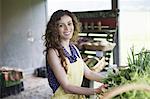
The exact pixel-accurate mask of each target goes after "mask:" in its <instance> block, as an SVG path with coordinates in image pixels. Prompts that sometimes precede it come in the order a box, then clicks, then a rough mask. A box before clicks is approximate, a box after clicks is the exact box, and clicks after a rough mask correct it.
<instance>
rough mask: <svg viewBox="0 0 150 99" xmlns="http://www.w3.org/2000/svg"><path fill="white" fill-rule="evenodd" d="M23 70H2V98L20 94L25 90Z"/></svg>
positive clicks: (0, 83) (0, 73)
mask: <svg viewBox="0 0 150 99" xmlns="http://www.w3.org/2000/svg"><path fill="white" fill-rule="evenodd" d="M22 79H23V73H22V71H21V70H18V69H12V68H6V67H2V68H0V98H3V97H7V96H10V95H14V94H18V93H20V92H21V91H23V90H24V86H23V81H22Z"/></svg>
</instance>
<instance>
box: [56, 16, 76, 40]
mask: <svg viewBox="0 0 150 99" xmlns="http://www.w3.org/2000/svg"><path fill="white" fill-rule="evenodd" d="M57 29H58V33H59V35H60V38H61V40H70V39H71V38H72V35H73V32H74V25H73V22H72V18H71V17H70V16H68V15H64V16H62V17H61V19H60V20H59V21H58V25H57Z"/></svg>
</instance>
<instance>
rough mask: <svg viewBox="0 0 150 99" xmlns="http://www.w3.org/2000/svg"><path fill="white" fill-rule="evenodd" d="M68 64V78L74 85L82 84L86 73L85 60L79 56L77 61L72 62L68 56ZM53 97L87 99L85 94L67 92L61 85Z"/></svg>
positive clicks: (55, 98)
mask: <svg viewBox="0 0 150 99" xmlns="http://www.w3.org/2000/svg"><path fill="white" fill-rule="evenodd" d="M66 61H67V64H68V71H67V78H68V80H69V82H70V84H72V85H76V86H81V84H82V80H83V74H84V63H83V60H82V59H80V58H77V61H76V62H74V63H70V62H69V60H68V59H67V58H66ZM51 99H85V96H84V95H77V94H67V93H65V92H64V90H63V89H62V87H61V86H59V87H58V89H57V90H56V92H55V93H54V95H53V96H52V97H51Z"/></svg>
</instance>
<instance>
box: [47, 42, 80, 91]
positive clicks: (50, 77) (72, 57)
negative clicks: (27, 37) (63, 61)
mask: <svg viewBox="0 0 150 99" xmlns="http://www.w3.org/2000/svg"><path fill="white" fill-rule="evenodd" d="M69 47H70V51H71V55H70V54H69V53H68V52H67V50H66V49H65V48H64V47H63V50H64V53H65V56H66V57H67V58H68V59H69V61H70V63H74V62H76V61H77V57H79V54H78V52H77V50H76V49H75V47H74V46H73V45H72V44H70V45H69ZM46 68H47V78H48V82H49V85H50V87H51V88H52V90H53V93H55V91H56V90H57V88H58V87H59V86H60V84H59V82H58V81H57V79H56V77H55V75H54V73H53V71H52V70H51V68H50V65H49V64H48V61H47V57H46Z"/></svg>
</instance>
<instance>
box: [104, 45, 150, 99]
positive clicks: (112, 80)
mask: <svg viewBox="0 0 150 99" xmlns="http://www.w3.org/2000/svg"><path fill="white" fill-rule="evenodd" d="M102 82H103V83H105V84H108V85H109V89H108V90H111V89H112V88H114V87H117V86H121V85H125V84H130V83H139V84H141V83H142V84H148V85H150V51H148V50H146V49H144V48H143V49H142V50H141V51H140V52H139V53H137V54H136V53H135V51H134V48H131V55H129V56H128V68H126V69H119V71H118V72H115V71H114V70H113V69H112V70H109V71H108V75H107V77H106V78H105V79H103V81H102ZM129 98H130V99H150V93H149V92H145V91H141V90H140V91H137V90H133V91H128V92H125V93H122V94H120V95H117V96H116V97H114V99H129Z"/></svg>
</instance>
